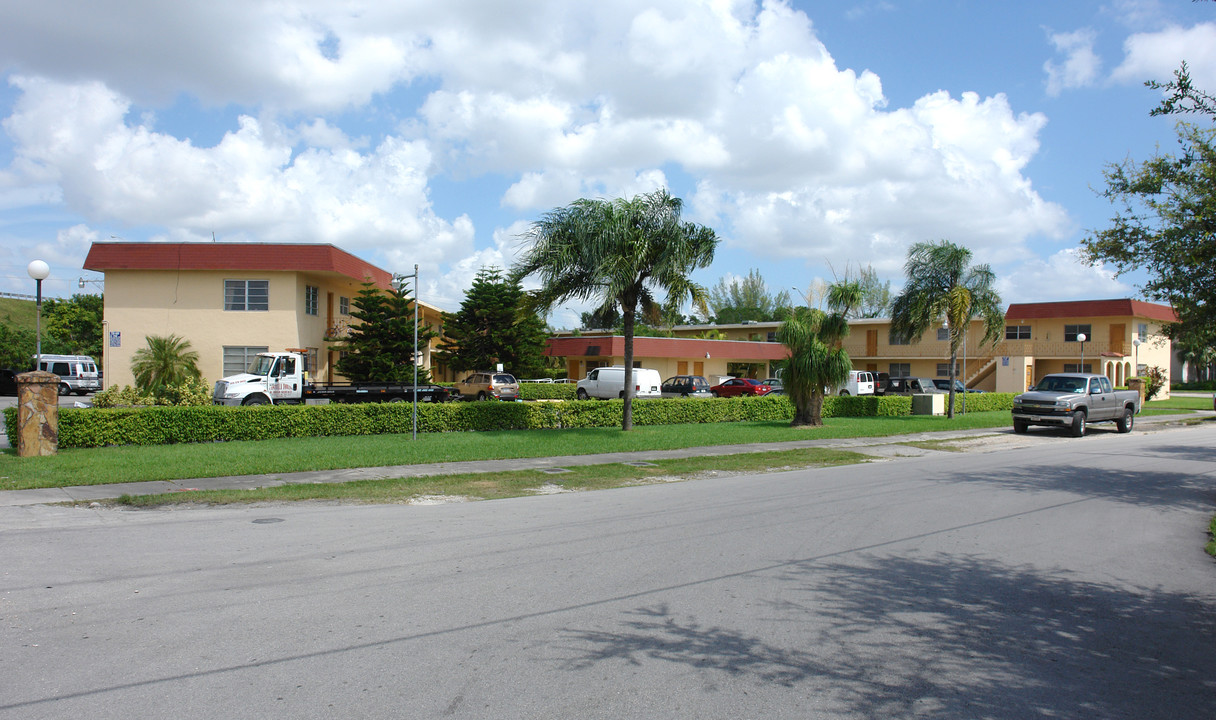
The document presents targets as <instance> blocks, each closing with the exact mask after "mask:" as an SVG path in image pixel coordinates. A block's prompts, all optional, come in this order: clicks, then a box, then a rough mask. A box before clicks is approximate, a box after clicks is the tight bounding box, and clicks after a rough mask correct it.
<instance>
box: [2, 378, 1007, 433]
mask: <svg viewBox="0 0 1216 720" xmlns="http://www.w3.org/2000/svg"><path fill="white" fill-rule="evenodd" d="M538 384H540V383H538ZM1012 398H1013V396H1012V395H1007V396H1004V394H1002V395H996V394H985V395H970V396H968V398H967V407H968V409H969V410H971V411H974V412H979V411H983V410H1007V409H1009V407H1011V406H1012ZM623 405H624V403H623V401H621V400H606V401H582V402H580V401H569V402H545V403H531V402H520V403H509V402H508V403H503V402H481V403H477V402H472V403H440V404H430V403H426V404H422V405H419V406H418V430H419V432H428V433H434V432H461V431H478V430H537V429H556V428H589V427H614V426H617V425H620V423H621V408H622V407H623ZM412 411H413V409H412V406H411V405H409V404H406V403H386V404H381V403H363V404H353V405H345V404H330V405H273V406H272V405H264V406H258V407H217V406H205V407H148V408H137V409H136V408H89V409H80V408H62V409H61V410H60V411H59V447H61V448H78V447H103V446H106V445H167V444H173V443H187V442H215V441H223V440H267V439H271V438H284V437H317V436H326V435H380V434H390V433H408V432H410V428H411V420H412ZM911 411H912V399H911V398H910V397H906V396H892V397H872V396H870V397H865V396H863V397H828V398H824V402H823V416H824V417H866V416H893V415H908V414H909V413H911ZM4 413H5V427H6V430H7V432H8V436H9V442H10V444H11V445H12V446H13V447H15V446H16V444H17V437H16V428H17V411H16V408H6V409H5V411H4ZM792 417H793V406H792V405H791V404H790V402H789V399H788V398H787V397H785V396H769V397H759V398H750V397H748V398H730V399H725V398H723V399H717V398H715V399H708V398H707V399H700V398H688V399H673V400H635V401H634V404H633V421H634V424H635V425H679V424H689V423H719V422H741V421H745V420H789V419H791V418H792Z"/></svg>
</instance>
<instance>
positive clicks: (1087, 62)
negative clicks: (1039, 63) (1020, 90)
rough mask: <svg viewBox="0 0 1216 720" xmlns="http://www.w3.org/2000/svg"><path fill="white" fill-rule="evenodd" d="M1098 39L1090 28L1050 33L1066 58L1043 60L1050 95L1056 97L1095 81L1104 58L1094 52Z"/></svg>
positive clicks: (1058, 49) (1059, 51) (1057, 50)
mask: <svg viewBox="0 0 1216 720" xmlns="http://www.w3.org/2000/svg"><path fill="white" fill-rule="evenodd" d="M1095 39H1096V34H1095V33H1094V31H1093V30H1089V29H1084V30H1077V31H1076V32H1070V33H1053V34H1052V35H1051V36H1050V40H1051V44H1052V45H1054V46H1055V48H1056V52H1058V53H1061V54H1063V55H1064V59H1063V61H1061V62H1058V63H1057V62H1055V61H1053V60H1048V61H1047V62H1045V63H1043V71H1044V72H1046V73H1047V94H1048V95H1051V96H1053V97H1054V96H1056V95H1059V94H1060V93H1061V92H1063V91H1065V90H1069V89H1073V88H1080V87H1087V86H1089V85H1092V84H1094V81H1095V80H1097V78H1098V75H1099V73H1100V72H1101V69H1102V60H1101V59H1100V58H1099V57H1098V54H1097V53H1096V52H1094V40H1095Z"/></svg>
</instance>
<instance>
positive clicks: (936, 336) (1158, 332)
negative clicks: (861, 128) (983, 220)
mask: <svg viewBox="0 0 1216 720" xmlns="http://www.w3.org/2000/svg"><path fill="white" fill-rule="evenodd" d="M1175 321H1176V316H1175V315H1174V311H1173V309H1172V308H1170V307H1169V306H1167V305H1159V304H1155V303H1147V302H1142V301H1139V300H1132V299H1129V298H1123V299H1116V300H1079V301H1068V302H1046V303H1015V304H1013V305H1010V306H1009V309H1008V311H1007V312H1006V313H1005V327H1004V332H1003V336H1002V337H1001V338H999V339H998V340H997V342H996V343H984V342H981V341H982V340H983V337H984V327H983V321H982V320H980V319H975V320H973V321H972V323H971V326H970V327H969V328H968V331H967V333H966V334H965V337H964V343H963V347H962V348H961V349H960V351H959V357H958V367H957V368H956V372H955V375H956V376H957V377H958V378H960V379H962V380H963V381H964V382H965V383H966V385H967V387H971V388H977V389H981V390H990V391H997V392H1021V391H1022V390H1025V389H1026V388H1027V387H1028V386H1029V385H1032V384H1034V383H1035V382H1037V381H1038V379H1040V378H1042V377H1043V376H1044V375H1047V374H1048V373H1053V372H1069V371H1078V370H1084V371H1085V372H1098V373H1102V374H1104V375H1106V376H1107V377H1109V378H1110V379H1111V381H1112V382H1114V383H1115V384H1116V385H1124V384H1125V383H1126V382H1127V378H1129V377H1134V376H1136V375H1138V374H1140V373H1142V372H1143V371H1144V370H1145V369H1147V368H1149V367H1160V368H1162V369H1163V370H1165V371H1166V373H1167V375H1168V373H1169V368H1170V358H1171V354H1172V353H1171V348H1170V341H1169V338H1168V337H1166V336H1165V334H1164V333H1163V332H1162V328H1163V326H1164V325H1166V324H1168V323H1172V322H1175ZM780 325H781V323H779V322H755V323H742V324H737V325H680V326H676V327H673V328H671V333H672V335H673V336H675V338H687V339H694V338H703V337H704V336H706V335H715V336H717V337H721V338H724V339H723V340H705V339H698V340H697V342H696V343H693V344H689V345H687V346H681V345H673V346H662V345H657V344H656V345H654V346H653V348H651V347H650V346H649V345H648V346H647V347H648V350H647V354H646V355H643V354H642V353H640V352H637V351H636V350H635V355H636V357H637V358H638V359H640V360H643V365H644V366H645V367H654V368H656V369H659V370H660V372H663V368H665V367H666V368H671V367H673V366H672V364H671V363H672V361H674V363H675V367H677V368H682V367H686V366H687V367H689V368H690V369H689V370H688V371H687V372H691V373H693V374H698V375H704V374H707V373H704V372H696V370H695V369H694V368H695V367H696V365H695V364H693V363H695V361H696V355H697V354H698V353H702V352H704V353H707V354H709V355H710V356H713V355H714V353H713V351H712V349H711V348H712V347H713V346H712V343H714V342H729V343H734V342H744V343H751V344H755V345H758V346H761V347H757V348H756V349H755V350H752V351H750V352H749V351H748V350H746V348H742V349H732V350H731V357H729V358H727V357H724V356H723V359H722V362H718V363H712V364H711V363H708V362H706V363H705V364H704V365H703V367H704V368H705V369H706V371H707V372H708V373H711V374H712V373H720V372H724V371H725V372H726V373H727V374H749V375H751V376H752V377H765V375H766V374H771V372H772V366H771V363H772V362H773V361H775V360H780V359H782V358H784V357H785V355H786V354H785V352H784V346H782V345H780V344H778V343H776V333H777V329H778V328H779V327H780ZM849 325H850V328H851V333H850V335H849V337H848V338H847V339H846V340H845V342H844V349H845V350H847V351H848V353H849V357H850V358H852V360H853V366H854V368H856V369H858V370H868V371H870V372H875V373H877V372H885V373H889V374H890V375H892V376H896V377H901V376H902V377H912V376H916V377H937V378H944V377H949V375H950V343H949V330H948V329H947V328H946V327H944V326H942V327H935V328H932V329H930V330H929V332H928V333H926V334H925V336H924V337H922V338H921V339H920V341H918V342H908V343H900V342H891V339H890V329H891V321H890V319H889V318H873V319H855V320H852V321H850V323H849ZM580 335H581V337H582V339H584V340H587V339H589V338H597V339H598V341H599V344H598V345H593V344H590V343H586V344H587V346H588V347H595V348H596V349H597V351H598V350H602V349H603V348H605V347H609V345H608V344H607V343H606V341H605V338H606V337H609V336H610V331H607V330H603V331H583V332H582V333H580ZM618 337H619V336H618ZM1081 338H1084V340H1082V339H1081ZM558 339H562V338H555V340H558ZM642 339H643V338H638V340H642ZM616 340H617V338H613V341H614V342H615V341H616ZM620 340H622V341H623V338H620ZM701 343H711V345H707V346H705V347H704V348H702V346H701ZM553 347H554V348H559V347H560V348H561V349H563V350H567V351H570V353H569V354H567V355H566V358H567V361H568V363H569V365H570V376H571V377H583V376H584V375H585V374H586V372H585V371H586V369H588V368H589V367H594V366H595V365H594V363H595V362H598V361H599V358H598V356H596V355H587V354H583V353H577V352H576V351H577V350H578V348H577V347H574V346H568V345H565V344H562V345H553ZM613 347H615V345H614V346H613ZM621 347H623V345H621ZM664 353H667V354H664ZM553 354H558V353H556V352H554V353H553ZM690 358H692V359H691V360H690ZM608 359H611V360H614V361H619V357H618V356H617V355H614V356H612V357H611V358H608ZM588 363H592V364H591V365H588ZM681 363H683V364H681ZM576 364H577V367H576ZM575 370H578V371H579V372H578V373H577V374H576V372H575ZM681 372H684V371H681ZM671 374H676V373H675V372H672V373H671ZM664 376H665V377H666V375H664ZM1165 393H1166V396H1168V384H1167V386H1166V389H1165Z"/></svg>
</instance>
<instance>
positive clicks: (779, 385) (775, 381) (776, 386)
mask: <svg viewBox="0 0 1216 720" xmlns="http://www.w3.org/2000/svg"><path fill="white" fill-rule="evenodd" d="M760 382H762V383H764V384H765V385H768V386H769V387H771V388H772V390H770V391H769V393H768V394H769V395H784V394H785V382H784V381H782V379H781V378H779V377H771V378H764V379H763V380H761V381H760Z"/></svg>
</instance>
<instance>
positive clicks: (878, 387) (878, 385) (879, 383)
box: [874, 372, 891, 395]
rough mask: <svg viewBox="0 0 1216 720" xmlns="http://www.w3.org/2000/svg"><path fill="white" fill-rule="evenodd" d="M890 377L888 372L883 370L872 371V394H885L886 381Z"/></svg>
mask: <svg viewBox="0 0 1216 720" xmlns="http://www.w3.org/2000/svg"><path fill="white" fill-rule="evenodd" d="M890 379H891V375H890V374H889V373H885V372H880V373H874V394H875V395H886V394H887V381H888V380H890Z"/></svg>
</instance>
